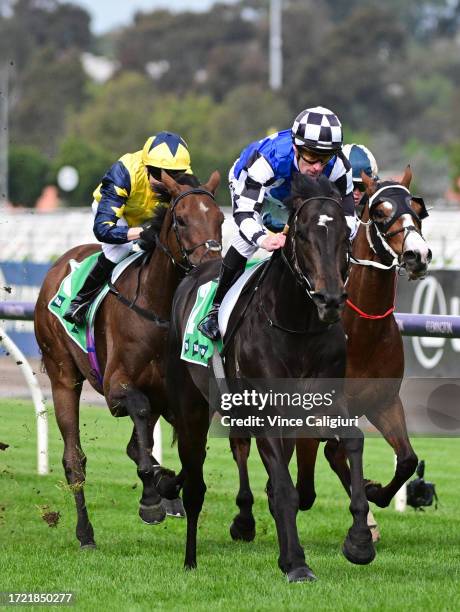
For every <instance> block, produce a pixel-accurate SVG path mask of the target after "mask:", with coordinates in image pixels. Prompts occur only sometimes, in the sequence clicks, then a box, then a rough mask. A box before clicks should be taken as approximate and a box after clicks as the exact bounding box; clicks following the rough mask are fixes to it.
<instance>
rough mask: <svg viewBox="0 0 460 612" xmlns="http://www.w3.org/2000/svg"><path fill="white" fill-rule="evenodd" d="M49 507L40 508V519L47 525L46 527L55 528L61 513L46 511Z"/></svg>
mask: <svg viewBox="0 0 460 612" xmlns="http://www.w3.org/2000/svg"><path fill="white" fill-rule="evenodd" d="M48 508H49V506H42V507H41V511H42V519H43V520H44V521H45V523H48V527H57V524H58V523H59V519H60V518H61V513H60V512H59V511H57V512H54V511H52V510H48Z"/></svg>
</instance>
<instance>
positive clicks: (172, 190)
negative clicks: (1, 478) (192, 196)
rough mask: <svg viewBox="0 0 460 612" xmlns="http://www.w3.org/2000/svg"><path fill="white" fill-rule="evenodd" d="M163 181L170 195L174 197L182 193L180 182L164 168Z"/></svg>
mask: <svg viewBox="0 0 460 612" xmlns="http://www.w3.org/2000/svg"><path fill="white" fill-rule="evenodd" d="M161 182H162V183H163V185H164V186H165V187H166V189H167V190H168V191H169V195H170V196H172V197H173V198H175V197H177V196H178V195H179V194H180V193H181V189H180V186H179V183H176V181H175V180H174V179H173V178H172V176H169V174H168V173H167V172H165V171H164V170H162V171H161Z"/></svg>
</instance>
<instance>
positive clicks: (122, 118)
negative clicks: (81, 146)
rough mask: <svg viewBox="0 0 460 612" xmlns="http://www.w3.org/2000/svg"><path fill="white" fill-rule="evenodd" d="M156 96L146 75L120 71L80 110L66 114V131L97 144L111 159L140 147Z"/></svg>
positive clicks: (149, 121)
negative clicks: (67, 115) (69, 114)
mask: <svg viewBox="0 0 460 612" xmlns="http://www.w3.org/2000/svg"><path fill="white" fill-rule="evenodd" d="M158 97H159V96H158V93H157V92H156V89H155V86H154V85H153V83H152V82H151V81H150V80H149V79H148V78H147V77H146V76H143V75H141V74H136V73H134V72H123V73H121V74H120V75H118V76H117V77H116V78H114V79H112V80H111V81H109V82H107V83H106V84H105V85H103V86H101V87H100V88H99V89H98V91H97V93H96V95H95V96H94V97H93V98H92V99H91V100H89V101H88V103H87V104H86V105H85V107H84V108H83V109H81V110H79V112H75V113H74V114H73V115H71V116H70V117H69V120H68V123H67V134H68V135H69V136H78V137H80V138H81V139H82V140H85V141H86V142H88V143H89V144H93V145H95V146H98V147H100V148H101V149H103V150H104V151H107V152H108V153H109V154H110V155H111V156H112V157H113V159H114V161H115V160H116V159H118V157H120V155H123V154H124V153H127V152H128V151H138V150H139V149H140V148H141V147H142V145H143V144H144V141H145V140H146V139H147V136H148V135H149V132H150V131H151V129H152V117H153V116H154V114H155V112H157V108H158V105H159V104H160V102H159V100H158Z"/></svg>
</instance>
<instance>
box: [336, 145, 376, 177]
mask: <svg viewBox="0 0 460 612" xmlns="http://www.w3.org/2000/svg"><path fill="white" fill-rule="evenodd" d="M343 153H344V155H345V157H346V158H347V159H348V161H349V162H350V165H351V168H352V171H353V182H354V183H361V182H362V178H361V172H364V174H367V176H369V177H370V178H372V179H376V180H377V179H378V178H379V177H378V172H379V169H378V166H377V162H376V160H375V157H374V156H373V155H372V153H371V152H370V151H369V149H368V148H367V147H365V146H364V145H361V144H346V145H345V146H344V147H343Z"/></svg>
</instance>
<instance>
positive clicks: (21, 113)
mask: <svg viewBox="0 0 460 612" xmlns="http://www.w3.org/2000/svg"><path fill="white" fill-rule="evenodd" d="M85 83H86V76H85V74H84V72H83V68H82V66H81V62H80V58H79V56H78V53H77V52H76V51H72V50H70V51H68V52H66V53H65V54H64V53H61V54H59V55H57V54H56V51H55V50H54V49H53V48H52V47H45V48H43V49H41V50H40V51H37V52H36V53H35V54H34V56H33V58H32V59H31V60H30V62H29V64H28V66H27V68H25V69H24V71H23V72H22V73H21V74H20V76H19V80H18V83H17V102H16V104H13V105H12V109H11V110H12V112H11V132H10V133H11V139H12V142H21V143H26V144H28V145H36V146H37V147H39V148H40V149H41V150H42V151H43V152H45V153H47V154H49V155H53V154H54V153H55V151H56V148H57V142H58V140H59V139H60V138H61V137H62V132H63V128H64V124H65V118H66V115H67V113H68V112H69V111H70V110H71V109H77V108H81V106H82V105H83V102H84V100H85Z"/></svg>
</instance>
